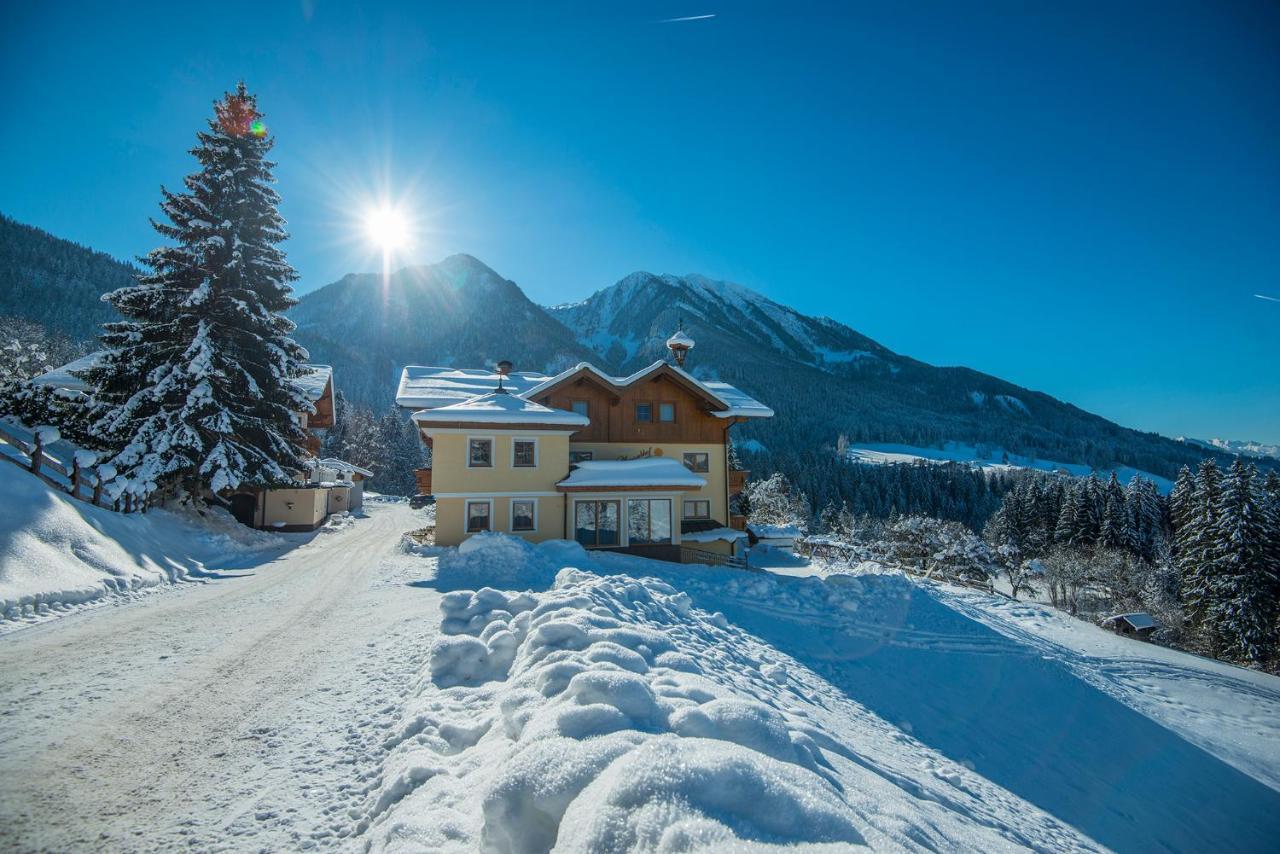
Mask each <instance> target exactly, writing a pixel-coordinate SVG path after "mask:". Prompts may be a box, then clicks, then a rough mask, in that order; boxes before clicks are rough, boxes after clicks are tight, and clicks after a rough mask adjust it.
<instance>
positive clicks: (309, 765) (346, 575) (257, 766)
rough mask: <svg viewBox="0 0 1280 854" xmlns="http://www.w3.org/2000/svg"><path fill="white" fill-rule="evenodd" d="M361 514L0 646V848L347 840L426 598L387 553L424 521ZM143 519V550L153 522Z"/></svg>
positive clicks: (429, 597)
mask: <svg viewBox="0 0 1280 854" xmlns="http://www.w3.org/2000/svg"><path fill="white" fill-rule="evenodd" d="M76 507H77V508H78V509H81V510H82V511H85V510H91V509H92V508H88V507H87V506H86V505H80V504H77V505H76ZM365 509H366V511H367V517H365V518H358V519H354V520H350V521H349V522H348V523H347V524H345V525H342V526H339V527H336V528H335V529H334V530H331V531H330V532H328V533H325V534H322V535H318V536H315V537H314V538H312V539H311V540H310V541H309V542H306V543H302V544H296V545H295V546H294V547H293V548H291V549H290V550H288V551H287V552H286V553H284V554H282V555H279V556H278V557H275V558H274V559H273V558H272V555H267V556H266V558H265V559H263V560H261V561H260V562H259V563H257V564H256V565H253V566H248V567H246V568H244V569H242V570H237V571H224V572H219V573H215V574H214V575H213V576H211V577H209V578H206V579H205V583H201V584H180V585H174V586H172V587H170V588H169V592H168V593H167V594H166V595H158V596H156V595H153V596H142V597H137V598H136V599H133V600H130V601H123V600H122V601H119V602H118V604H119V607H106V608H94V609H85V610H82V611H80V612H77V613H72V614H69V615H67V616H65V617H63V618H62V619H58V620H50V621H47V622H44V623H42V624H40V625H33V626H29V627H25V628H22V629H21V630H19V631H13V632H10V633H8V634H6V635H4V636H3V637H0V781H2V782H0V851H9V850H14V851H32V850H48V851H137V850H146V851H153V850H173V849H177V848H184V849H190V850H198V851H220V850H221V851H227V850H275V851H283V850H299V849H304V848H309V847H313V846H334V845H338V846H344V847H354V845H353V843H352V842H351V838H352V834H354V832H355V825H356V820H355V818H353V812H355V813H356V814H359V813H360V810H361V809H362V804H363V803H364V800H365V797H366V795H365V789H366V787H367V786H368V785H369V782H368V781H369V779H370V778H372V777H375V776H376V775H377V774H378V773H379V772H380V762H381V759H382V757H383V755H384V752H385V751H384V748H383V742H384V740H385V739H386V738H387V736H388V735H389V734H390V733H391V732H392V731H393V730H392V728H391V727H392V725H393V724H394V723H395V722H396V721H397V717H398V714H397V709H398V708H399V706H400V703H401V702H402V701H403V698H404V697H405V696H406V694H407V693H409V692H410V690H411V689H412V686H413V685H414V684H415V683H416V681H417V679H418V671H419V668H420V666H421V665H422V664H423V661H424V659H425V655H426V653H425V650H426V649H428V648H429V647H430V644H431V641H432V639H433V637H434V636H435V633H436V632H437V631H438V620H437V619H435V617H436V615H437V614H438V613H439V602H440V595H439V594H438V593H436V592H435V591H433V590H429V589H425V588H414V587H407V586H405V585H404V584H403V583H401V582H400V581H399V580H397V578H396V576H395V575H394V568H395V565H394V564H392V563H388V561H387V558H388V557H390V556H395V555H396V554H398V552H397V549H398V547H399V543H400V537H401V534H402V532H404V531H407V530H412V529H414V528H418V527H421V526H422V525H423V523H424V519H425V517H424V514H423V513H422V512H421V511H415V510H411V509H410V508H409V507H408V505H407V504H405V503H381V502H377V501H369V502H368V503H366V506H365ZM147 516H148V518H150V519H152V521H153V524H155V525H156V526H157V528H156V534H157V536H158V539H157V540H156V542H155V544H154V545H153V546H152V547H151V549H150V551H149V552H148V553H149V555H150V556H151V557H152V558H153V559H158V558H159V557H160V556H161V555H162V552H161V551H160V549H161V548H164V547H168V546H169V545H171V544H172V542H171V541H169V540H166V539H164V537H166V536H167V535H169V534H171V533H172V532H165V531H163V530H160V528H161V527H162V523H161V521H160V520H161V518H162V517H161V516H159V515H153V514H150V513H149V514H147ZM85 518H87V519H92V518H95V517H94V516H93V515H92V514H89V513H86V515H85ZM175 527H179V526H178V525H177V524H176V523H175Z"/></svg>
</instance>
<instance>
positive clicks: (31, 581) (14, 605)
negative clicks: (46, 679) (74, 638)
mask: <svg viewBox="0 0 1280 854" xmlns="http://www.w3.org/2000/svg"><path fill="white" fill-rule="evenodd" d="M6 472H7V473H10V474H9V475H7V479H6V480H5V487H6V490H7V493H8V494H7V499H8V500H7V504H6V507H5V510H4V512H3V513H0V633H3V632H5V631H8V630H11V629H14V628H17V627H19V626H22V625H25V624H28V623H32V622H39V621H41V620H43V619H47V618H49V617H53V616H57V615H58V614H62V613H66V612H68V611H70V610H73V609H74V608H76V607H79V606H83V605H85V604H89V603H94V602H98V601H101V600H103V599H105V598H107V597H115V596H130V595H134V594H137V593H140V592H143V591H146V590H149V589H152V588H154V587H156V586H158V585H161V584H167V583H170V582H174V581H182V580H185V579H187V578H189V577H191V576H193V575H198V574H200V573H201V572H203V571H204V570H205V569H206V568H215V567H216V568H226V567H233V566H246V565H251V564H256V563H261V562H264V561H265V560H266V559H268V558H269V557H270V556H272V555H274V554H277V553H279V552H282V551H284V550H285V549H288V548H291V547H293V546H295V545H297V544H298V542H301V539H300V538H299V536H298V535H284V536H283V537H282V536H281V535H279V534H268V533H265V532H262V531H255V530H252V529H251V528H246V527H245V526H244V525H241V524H240V523H238V522H236V521H235V519H233V518H231V515H230V514H228V513H227V512H226V511H224V510H220V509H213V508H211V509H209V510H207V511H206V512H205V515H203V516H197V515H196V514H195V513H194V512H190V511H170V510H153V511H151V512H149V513H146V514H141V513H131V514H123V513H113V512H111V511H110V510H104V509H103V508H101V507H95V506H93V505H91V504H87V503H85V502H83V501H77V500H75V499H74V498H71V497H70V496H68V495H64V494H63V493H61V492H58V491H57V490H55V489H53V488H51V487H49V486H48V485H47V484H45V483H43V482H42V481H40V480H39V479H37V478H35V477H33V476H31V475H29V474H23V473H21V472H19V471H17V470H16V469H6Z"/></svg>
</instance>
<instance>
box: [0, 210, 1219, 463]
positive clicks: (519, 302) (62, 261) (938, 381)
mask: <svg viewBox="0 0 1280 854" xmlns="http://www.w3.org/2000/svg"><path fill="white" fill-rule="evenodd" d="M134 272H135V271H134V270H133V269H132V268H130V267H129V266H128V265H125V264H121V263H118V262H116V261H114V260H113V259H111V258H109V257H108V256H105V255H102V254H101V253H95V252H93V251H92V250H90V249H87V248H85V247H82V246H78V245H76V244H73V243H71V242H69V241H65V240H60V239H58V238H56V237H54V236H52V235H49V234H46V233H45V232H41V231H39V230H38V229H34V228H31V227H29V226H22V225H20V224H18V223H14V222H13V221H12V220H3V221H2V222H0V308H3V309H4V312H12V313H13V314H16V315H19V316H23V317H28V318H30V319H32V320H36V321H38V322H40V323H43V324H45V325H47V326H48V327H50V328H51V329H52V330H54V331H57V332H61V333H63V334H65V335H69V336H71V337H73V338H83V337H87V336H89V335H91V334H92V333H93V330H94V329H96V328H97V326H98V324H99V323H100V322H101V321H102V320H103V319H106V317H107V316H109V314H110V311H109V307H108V306H106V304H105V303H103V302H101V300H100V299H99V298H98V297H99V296H100V295H101V294H102V293H104V292H106V291H110V290H113V289H114V288H117V287H120V286H122V285H125V284H128V283H129V282H130V281H131V280H132V275H133V274H134ZM33 286H34V287H37V289H38V290H39V293H38V294H37V296H38V298H36V297H33V296H31V287H33ZM104 312H106V314H105V315H104ZM0 313H3V312H0ZM291 316H292V317H293V319H294V320H295V321H296V322H297V323H298V330H297V333H296V335H297V338H298V340H299V341H300V342H301V343H302V344H304V345H305V346H306V347H307V348H308V349H309V350H310V351H311V355H312V358H313V360H315V361H319V362H325V363H328V364H332V365H334V367H335V368H336V369H337V376H338V386H339V388H340V389H341V390H342V391H344V392H345V393H346V395H347V396H348V397H349V398H351V399H352V400H354V401H357V402H360V403H364V404H367V405H370V406H374V407H376V408H381V407H385V406H389V405H390V403H391V398H392V394H393V390H394V388H395V382H396V378H397V376H398V374H399V371H400V368H401V366H403V365H404V364H406V363H411V362H419V363H421V362H434V363H438V364H455V365H481V364H493V363H494V362H496V361H497V360H499V359H504V358H507V359H512V360H513V361H515V362H516V364H517V368H518V369H524V370H556V369H558V368H561V367H564V366H566V365H569V364H572V363H573V362H576V361H579V360H582V359H590V360H593V361H597V362H600V363H602V364H603V365H604V366H605V367H607V368H609V369H611V370H615V371H624V370H627V369H630V368H634V367H636V366H639V365H643V364H646V363H648V362H651V361H653V360H654V359H658V358H662V357H664V356H666V351H665V348H664V346H663V345H664V342H665V340H666V338H667V336H668V335H669V334H670V333H671V332H672V331H673V330H674V329H675V328H676V326H677V325H678V324H679V323H680V322H681V321H683V323H684V325H685V328H686V330H687V331H688V332H689V333H690V334H691V335H692V336H693V337H694V338H695V339H696V341H697V346H696V348H695V349H694V351H693V353H692V356H691V359H690V363H689V367H690V368H691V369H692V370H693V371H694V372H695V373H697V374H700V375H702V376H718V377H720V378H721V379H724V380H726V381H729V382H732V383H734V384H736V385H739V386H740V387H742V388H743V389H745V390H747V391H749V392H752V393H753V394H755V395H756V396H758V397H759V398H760V399H762V400H767V401H768V402H769V403H770V405H771V406H773V408H774V409H775V410H776V411H777V412H778V417H777V418H774V419H772V420H770V421H769V422H768V423H765V424H760V425H751V426H750V427H749V428H747V429H745V430H743V435H742V436H741V438H742V439H743V440H744V446H747V447H755V448H761V449H767V454H769V455H772V456H773V458H772V459H764V460H762V461H761V463H760V464H761V465H771V466H779V467H781V468H783V469H786V470H791V471H794V470H796V466H797V465H798V463H797V462H796V461H797V459H798V458H799V457H804V456H806V455H809V456H813V455H816V456H813V459H811V460H810V462H808V463H805V465H806V466H808V467H810V468H812V466H813V465H817V462H816V460H817V459H819V458H822V459H829V458H832V457H834V454H828V453H827V449H828V447H830V448H834V445H835V442H836V439H837V437H838V436H840V435H841V434H844V435H845V436H846V437H847V438H848V439H849V440H850V441H851V442H855V443H871V442H890V443H899V444H905V445H911V446H915V447H943V446H945V445H946V443H948V442H958V443H962V444H969V445H977V444H987V445H991V446H998V447H1000V448H1003V449H1006V450H1008V451H1009V452H1010V453H1011V454H1023V455H1027V456H1034V457H1036V458H1041V459H1052V460H1063V461H1067V462H1071V463H1077V464H1083V465H1088V466H1093V467H1097V468H1111V467H1114V466H1130V467H1132V468H1135V469H1139V470H1142V471H1147V472H1152V473H1154V474H1158V475H1162V476H1165V477H1171V476H1173V474H1174V473H1175V472H1176V470H1177V467H1178V466H1180V465H1182V464H1184V463H1195V462H1198V460H1199V459H1200V458H1201V457H1202V456H1204V455H1205V454H1206V453H1211V452H1214V450H1215V447H1211V445H1212V443H1204V444H1188V443H1184V442H1178V441H1175V440H1172V439H1167V438H1164V437H1160V436H1156V435H1154V434H1145V433H1139V432H1137V431H1134V430H1128V429H1125V428H1123V427H1120V426H1118V425H1116V424H1114V423H1112V422H1110V421H1107V420H1105V419H1103V418H1099V417H1097V416H1094V415H1091V414H1089V413H1087V412H1084V411H1082V410H1080V409H1078V408H1076V407H1074V406H1071V405H1070V404H1066V403H1063V402H1062V401H1059V400H1056V399H1054V398H1053V397H1050V396H1049V395H1047V394H1043V393H1040V392H1034V391H1030V390H1028V389H1025V388H1021V387H1019V386H1015V385H1013V384H1012V383H1008V382H1005V381H1003V380H1001V379H999V378H997V377H993V376H990V375H987V374H982V373H978V372H977V371H972V370H969V369H967V368H940V367H934V366H932V365H927V364H924V363H923V362H919V361H917V360H915V359H912V358H910V357H908V356H904V355H902V354H898V353H894V352H893V351H891V350H889V349H888V348H887V347H884V346H883V345H881V344H879V343H877V342H876V341H873V340H871V339H870V338H868V337H866V336H865V335H862V334H860V333H859V332H857V331H855V330H854V329H852V328H850V327H848V326H846V325H844V324H843V323H839V322H837V321H834V320H831V319H830V318H824V317H809V316H806V315H803V314H800V313H799V312H797V311H795V310H794V309H792V308H789V307H787V306H785V305H782V304H780V303H778V302H775V301H773V300H770V299H767V298H766V297H764V296H762V295H761V294H758V293H755V292H753V291H751V290H749V289H747V288H744V287H742V286H740V285H735V284H731V283H727V282H717V281H713V280H711V279H708V278H706V277H704V276H699V275H687V276H668V275H663V276H658V275H653V274H650V273H634V274H632V275H630V276H627V277H626V278H624V279H623V280H622V281H620V282H618V283H617V284H615V285H613V286H612V287H608V288H605V289H603V290H601V291H598V292H597V293H595V294H593V295H592V296H591V297H589V298H588V299H586V300H584V301H582V302H580V303H575V304H571V305H561V306H557V307H555V308H551V309H544V308H542V307H540V306H538V305H536V304H534V303H533V302H532V301H530V300H529V298H528V297H527V296H526V295H525V294H524V293H523V291H521V290H520V288H519V287H518V286H517V285H516V284H515V283H514V282H512V281H510V280H507V279H505V278H503V277H502V276H501V275H499V274H498V273H497V272H495V271H493V270H492V269H490V268H489V267H487V266H486V265H484V264H483V263H481V262H480V261H478V260H477V259H475V258H472V257H470V256H467V255H455V256H453V257H450V258H447V259H445V260H444V261H441V262H439V263H437V264H430V265H422V266H414V267H407V268H405V269H402V270H399V271H397V272H395V273H393V274H392V275H391V276H390V278H389V280H388V281H387V282H385V283H384V282H383V280H382V277H381V276H380V275H377V274H354V275H348V276H345V277H343V278H342V279H340V280H339V281H337V282H334V283H332V284H329V285H326V286H324V287H321V288H319V289H317V290H315V291H312V292H311V293H308V294H306V295H304V296H303V297H302V299H301V302H300V304H299V305H298V306H297V307H296V308H295V309H294V310H293V311H292V312H291ZM757 443H758V444H757ZM1217 447H1221V446H1217ZM1236 450H1243V449H1241V448H1235V447H1231V448H1229V449H1228V448H1224V449H1223V451H1218V452H1219V453H1222V459H1224V460H1225V459H1226V458H1227V454H1228V453H1229V452H1234V451H1236Z"/></svg>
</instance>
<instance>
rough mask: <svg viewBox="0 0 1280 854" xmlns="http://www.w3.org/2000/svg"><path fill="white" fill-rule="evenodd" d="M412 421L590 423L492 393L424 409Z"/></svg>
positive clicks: (502, 393) (575, 415)
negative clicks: (436, 407)
mask: <svg viewBox="0 0 1280 854" xmlns="http://www.w3.org/2000/svg"><path fill="white" fill-rule="evenodd" d="M412 418H413V420H414V421H416V422H418V423H419V424H443V425H446V426H447V425H449V424H473V423H482V424H493V425H495V426H499V425H502V424H536V425H539V426H544V425H545V426H549V427H569V428H575V429H576V428H578V427H586V426H587V425H589V424H590V423H591V419H589V418H587V416H585V415H579V414H578V413H576V412H570V411H568V410H565V409H552V408H551V407H549V406H543V405H542V404H541V403H536V402H535V401H532V400H529V399H527V398H523V397H519V396H517V395H514V394H509V393H507V392H505V391H495V392H491V393H490V394H482V395H477V396H476V397H471V398H468V399H467V400H464V401H462V402H461V403H453V404H450V405H448V406H441V407H440V408H438V409H424V410H421V411H419V412H415V413H413V416H412Z"/></svg>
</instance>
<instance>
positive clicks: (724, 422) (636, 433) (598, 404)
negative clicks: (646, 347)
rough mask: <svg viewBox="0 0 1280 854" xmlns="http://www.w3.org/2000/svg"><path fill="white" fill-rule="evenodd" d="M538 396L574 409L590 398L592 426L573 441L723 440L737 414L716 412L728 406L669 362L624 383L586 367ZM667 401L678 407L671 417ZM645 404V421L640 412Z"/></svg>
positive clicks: (553, 404) (559, 406)
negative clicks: (666, 418)
mask: <svg viewBox="0 0 1280 854" xmlns="http://www.w3.org/2000/svg"><path fill="white" fill-rule="evenodd" d="M535 399H536V400H537V402H538V403H541V404H543V405H544V406H550V407H552V408H553V409H566V410H573V408H574V404H575V403H579V404H580V403H582V402H585V403H586V406H587V413H586V414H587V417H588V418H590V419H591V426H589V427H585V428H583V429H582V430H579V431H578V432H576V433H574V434H573V436H572V440H573V441H574V442H619V443H626V444H661V443H687V444H723V443H724V442H725V441H726V440H727V436H728V430H729V427H731V426H732V425H733V424H734V423H736V422H737V421H738V420H739V419H735V418H717V417H716V416H714V415H712V413H713V412H715V411H717V410H720V411H722V410H724V409H725V408H726V407H725V406H724V404H722V403H720V402H719V401H717V400H716V399H715V398H713V397H711V396H709V395H708V394H706V392H705V391H703V390H702V389H700V388H698V386H696V385H694V384H693V383H691V382H689V381H688V380H687V379H685V378H684V377H683V376H681V375H680V374H679V373H677V372H676V371H674V370H672V369H671V368H670V367H668V366H663V367H660V368H658V369H656V370H655V371H653V373H652V374H650V375H649V376H645V377H641V378H640V379H638V380H636V381H634V382H632V383H631V384H630V385H626V386H617V385H614V384H613V383H611V382H609V381H608V380H607V379H605V378H604V377H601V376H600V375H599V374H597V373H595V372H594V371H592V370H590V369H588V368H582V369H580V370H578V371H576V372H575V373H573V374H571V375H570V376H568V377H565V378H564V379H562V380H560V382H558V383H556V384H555V385H554V386H553V387H551V388H548V389H545V390H543V391H542V392H540V393H538V394H537V395H536V397H535ZM664 404H665V405H668V406H670V407H671V409H672V410H673V412H674V416H675V417H674V419H673V420H671V421H663V420H662V418H661V415H662V410H663V405H664ZM645 406H647V407H648V410H647V411H648V416H649V420H647V421H645V420H641V417H640V414H641V412H642V411H643V409H644V407H645Z"/></svg>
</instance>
